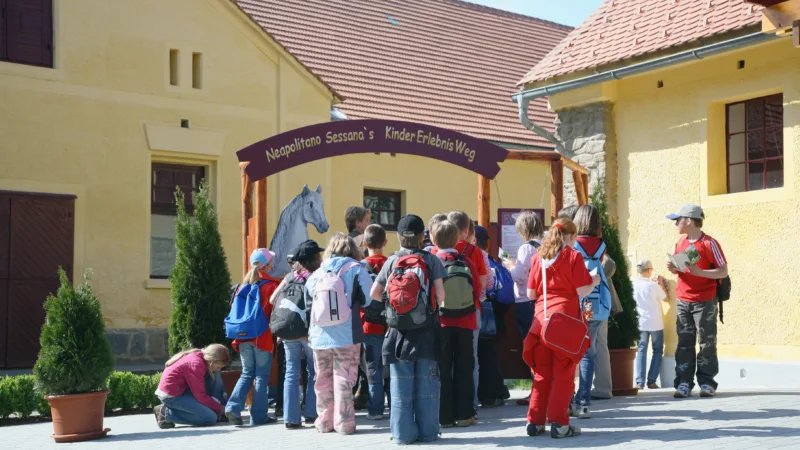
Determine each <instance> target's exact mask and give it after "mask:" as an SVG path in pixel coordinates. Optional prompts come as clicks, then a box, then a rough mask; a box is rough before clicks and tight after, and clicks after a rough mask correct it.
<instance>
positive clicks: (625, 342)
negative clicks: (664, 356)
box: [591, 183, 639, 349]
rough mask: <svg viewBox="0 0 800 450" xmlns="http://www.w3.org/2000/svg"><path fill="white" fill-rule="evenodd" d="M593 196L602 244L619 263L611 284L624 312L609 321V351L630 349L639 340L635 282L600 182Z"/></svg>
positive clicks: (592, 200) (592, 201)
mask: <svg viewBox="0 0 800 450" xmlns="http://www.w3.org/2000/svg"><path fill="white" fill-rule="evenodd" d="M591 197H592V198H591V203H592V205H594V206H595V207H596V208H597V210H598V211H599V212H600V217H602V219H603V241H605V243H606V248H607V252H608V256H609V257H610V258H611V259H613V260H614V262H615V263H616V264H617V271H616V274H615V275H614V277H613V278H612V281H613V283H614V288H615V289H616V290H617V295H618V296H619V302H620V303H621V304H622V312H621V313H619V314H617V315H615V316H614V317H611V318H610V319H609V320H608V348H610V349H621V348H631V347H633V345H634V344H635V343H636V341H638V340H639V319H638V318H637V315H636V300H634V298H633V283H631V279H630V277H629V273H630V272H629V271H628V270H629V269H628V258H627V256H626V255H625V250H624V249H623V248H622V241H621V240H620V237H619V229H617V227H616V226H615V225H613V224H612V223H611V221H610V220H609V216H608V205H607V204H606V194H605V190H604V189H603V187H602V183H597V185H596V186H595V189H594V190H593V192H592V196H591Z"/></svg>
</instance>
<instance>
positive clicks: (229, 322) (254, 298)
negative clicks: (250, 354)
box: [225, 280, 269, 340]
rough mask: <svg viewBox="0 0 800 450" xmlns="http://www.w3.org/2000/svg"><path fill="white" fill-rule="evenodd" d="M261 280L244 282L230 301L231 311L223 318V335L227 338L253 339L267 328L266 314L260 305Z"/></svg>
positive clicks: (262, 281) (263, 281)
mask: <svg viewBox="0 0 800 450" xmlns="http://www.w3.org/2000/svg"><path fill="white" fill-rule="evenodd" d="M266 282H267V281H266V280H261V281H259V282H258V283H257V284H244V285H242V288H241V289H239V292H237V293H236V296H235V297H234V298H233V302H232V303H231V312H230V313H229V314H228V317H226V318H225V337H227V338H228V339H242V340H247V339H255V338H257V337H259V336H261V335H262V334H264V333H266V332H267V330H268V329H269V321H268V320H267V315H266V314H264V308H262V307H261V289H260V287H261V285H262V284H264V283H266Z"/></svg>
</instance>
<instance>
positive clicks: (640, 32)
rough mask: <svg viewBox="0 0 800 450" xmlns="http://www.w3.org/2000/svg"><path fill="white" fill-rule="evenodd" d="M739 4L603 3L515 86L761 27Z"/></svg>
mask: <svg viewBox="0 0 800 450" xmlns="http://www.w3.org/2000/svg"><path fill="white" fill-rule="evenodd" d="M761 9H762V8H761V7H760V6H756V5H752V4H749V3H745V2H744V0H605V1H604V2H603V4H602V5H601V6H600V7H599V8H598V9H597V10H596V11H595V12H593V13H592V14H591V15H590V16H589V18H587V19H586V20H585V21H584V22H583V24H581V25H580V26H579V27H578V28H576V29H575V30H573V31H572V32H571V33H570V34H569V35H568V36H567V37H566V38H565V39H564V40H563V41H561V43H560V44H558V46H556V47H555V48H554V49H553V50H552V51H551V52H550V53H549V54H548V55H547V56H546V57H545V58H544V59H542V60H541V61H540V62H539V63H538V64H536V65H535V66H534V68H533V69H531V70H530V71H529V72H528V74H527V75H525V77H524V78H523V79H522V80H521V81H520V82H519V84H520V85H522V84H526V83H533V82H536V81H542V80H546V79H548V78H553V77H556V76H559V75H566V74H569V73H573V72H580V71H583V70H587V69H593V68H597V67H601V66H603V65H606V64H610V63H614V62H617V61H622V60H625V59H628V58H632V57H635V56H641V55H646V54H648V53H653V52H657V51H661V50H666V49H668V48H670V47H675V46H678V45H682V44H688V43H691V42H693V41H697V40H699V39H703V38H708V37H711V36H715V35H719V34H723V33H726V32H729V31H734V30H738V29H741V28H743V27H747V26H749V25H755V24H757V23H760V22H761Z"/></svg>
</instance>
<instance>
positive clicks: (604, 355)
mask: <svg viewBox="0 0 800 450" xmlns="http://www.w3.org/2000/svg"><path fill="white" fill-rule="evenodd" d="M594 364H595V365H594V389H592V397H597V398H611V397H612V395H611V356H610V355H609V353H608V321H607V320H604V321H602V323H601V325H600V330H599V331H598V332H597V359H596V360H595V363H594Z"/></svg>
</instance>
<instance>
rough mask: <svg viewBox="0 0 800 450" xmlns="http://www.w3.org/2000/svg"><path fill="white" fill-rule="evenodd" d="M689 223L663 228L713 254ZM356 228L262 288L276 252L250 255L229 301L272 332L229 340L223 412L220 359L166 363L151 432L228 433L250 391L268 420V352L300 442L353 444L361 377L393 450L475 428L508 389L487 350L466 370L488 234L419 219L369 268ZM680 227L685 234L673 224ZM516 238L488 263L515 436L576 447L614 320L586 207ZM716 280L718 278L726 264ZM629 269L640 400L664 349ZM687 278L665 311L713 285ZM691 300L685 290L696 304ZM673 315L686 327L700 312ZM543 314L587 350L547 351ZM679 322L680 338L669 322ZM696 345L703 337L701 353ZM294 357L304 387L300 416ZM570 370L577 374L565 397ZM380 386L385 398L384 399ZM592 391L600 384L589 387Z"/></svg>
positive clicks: (186, 357)
mask: <svg viewBox="0 0 800 450" xmlns="http://www.w3.org/2000/svg"><path fill="white" fill-rule="evenodd" d="M689 213H691V215H688V216H679V217H678V219H676V222H677V224H678V226H679V231H681V232H682V231H684V230H683V229H682V228H681V227H685V228H686V229H687V230H688V234H689V239H690V240H693V241H692V242H705V241H704V240H703V239H706V240H708V241H709V242H712V240H711V238H708V237H705V235H702V234H700V235H697V233H695V232H694V231H695V230H693V229H691V227H692V226H696V225H697V222H696V220H697V219H694V216H695V215H697V212H696V211H690V212H689ZM368 214H369V210H365V209H363V208H351V209H348V212H347V217H346V221H347V224H348V231H349V232H350V235H349V236H348V235H345V234H343V233H336V234H334V236H333V237H332V238H331V240H330V242H329V244H328V246H327V248H326V249H322V248H321V247H319V245H318V244H317V243H316V242H314V241H310V240H309V241H306V242H303V243H302V244H300V246H299V247H298V248H297V249H295V250H294V252H293V254H292V255H291V256H290V262H291V263H292V264H293V266H292V271H291V272H290V273H289V274H287V275H286V277H285V278H284V279H283V280H278V279H274V278H271V277H270V276H269V275H268V273H269V270H270V268H271V266H272V262H273V260H274V258H275V254H274V253H272V252H270V251H269V250H267V249H258V250H256V251H254V252H253V254H252V255H251V257H250V262H251V265H252V270H251V271H250V272H249V273H248V274H247V276H246V277H245V280H244V282H243V283H242V285H241V287H240V288H239V290H238V292H237V294H236V298H237V299H239V298H245V297H247V296H248V295H249V296H250V297H248V298H250V300H252V299H253V298H255V301H256V303H257V305H259V306H260V307H261V311H263V314H264V316H266V318H267V319H268V320H269V321H270V326H269V327H267V329H266V330H264V331H263V332H262V333H261V334H259V335H258V336H256V337H254V338H249V337H250V336H246V337H248V338H247V339H245V338H242V339H238V338H237V339H235V340H234V341H233V347H234V349H236V350H237V351H238V352H239V353H240V357H241V360H242V374H241V377H240V378H239V381H238V382H237V385H236V387H235V388H234V390H233V392H232V394H231V397H230V398H227V397H226V396H225V394H224V393H222V389H221V380H220V375H219V373H218V371H219V370H220V369H221V368H222V367H224V366H225V365H226V364H228V362H229V361H230V355H229V354H228V352H227V349H226V348H225V347H224V346H222V345H218V344H214V345H211V346H208V347H206V348H205V349H202V350H197V349H194V350H188V351H186V352H183V353H181V354H178V355H175V356H174V357H173V358H172V359H171V360H170V361H168V362H167V367H166V369H165V371H164V375H163V376H162V380H161V384H160V385H159V390H158V391H157V395H158V396H159V398H161V400H162V405H159V406H157V407H156V408H155V410H154V411H155V416H156V420H157V423H158V425H159V427H161V428H171V427H174V425H175V424H176V423H181V424H191V425H208V424H212V423H216V422H217V420H227V421H229V422H230V423H231V424H234V425H242V419H241V416H240V414H241V412H242V410H243V409H244V404H245V400H246V398H247V395H248V393H249V392H250V389H251V387H254V392H253V398H252V404H251V407H250V421H251V424H252V425H257V424H262V423H270V422H275V421H276V419H274V418H272V417H270V416H269V415H268V414H267V393H266V390H267V387H268V384H269V372H270V366H271V358H272V355H273V345H274V343H275V342H276V340H275V338H278V339H280V341H281V342H282V343H283V346H284V353H285V363H286V374H285V377H284V378H285V380H284V392H283V395H284V411H283V420H284V424H285V426H286V427H287V428H288V429H296V428H303V425H302V421H301V419H304V421H305V422H306V423H313V424H314V426H315V427H316V429H317V430H318V431H319V432H322V433H325V432H330V431H337V432H339V433H342V434H351V433H353V432H355V428H356V423H355V409H356V408H355V404H354V403H355V398H354V397H355V389H354V388H356V387H358V386H357V385H358V383H357V381H358V378H359V372H363V376H364V378H365V380H366V384H367V386H368V388H367V390H368V394H367V395H368V400H367V405H366V406H367V409H368V414H367V419H369V420H382V419H383V418H384V404H385V399H386V398H385V396H386V391H388V392H389V395H388V397H389V399H388V400H389V408H390V426H391V433H392V439H393V440H394V441H395V442H396V443H398V444H410V443H413V442H416V441H421V442H428V441H433V440H436V439H437V438H438V437H439V433H440V428H448V427H452V426H458V427H468V426H471V425H473V424H475V422H476V420H477V408H478V405H479V403H480V404H482V405H483V407H492V406H498V405H501V404H503V401H504V399H505V398H508V391H507V389H505V386H504V385H503V380H502V377H501V376H500V375H499V372H498V367H497V362H496V356H495V355H496V352H495V351H494V349H493V348H492V345H491V339H486V340H485V342H487V343H488V345H486V347H485V350H484V351H483V352H480V353H483V355H481V356H482V358H481V359H483V358H488V359H485V361H488V363H487V364H485V367H483V369H480V368H479V364H478V362H479V351H478V348H479V343H480V342H482V340H481V336H482V333H481V330H482V329H484V330H485V329H486V328H487V326H486V321H485V320H483V321H482V317H481V316H482V313H483V314H484V317H483V319H487V318H488V317H493V313H492V302H491V301H490V300H489V299H487V292H488V291H490V290H492V288H493V286H494V283H495V275H496V273H495V272H496V270H493V269H492V268H493V267H497V263H498V261H497V260H494V259H493V258H492V257H491V256H490V255H489V254H488V253H487V250H488V232H487V231H486V230H485V229H484V228H482V227H478V226H475V224H474V222H473V221H472V220H471V219H470V218H469V216H468V215H467V214H466V213H464V212H462V211H453V212H451V213H450V214H448V215H444V214H437V215H435V216H433V217H432V218H431V220H430V221H429V223H428V224H427V228H426V224H425V223H424V222H423V220H422V219H421V218H420V217H418V216H415V215H407V216H405V217H403V218H402V219H401V220H400V221H399V223H398V225H397V235H398V240H399V244H400V250H399V251H397V252H396V253H394V254H393V255H391V256H389V257H387V256H386V255H384V254H383V253H384V248H385V247H386V244H387V239H386V232H385V230H384V229H383V228H382V227H381V226H380V225H374V224H373V225H369V222H370V218H369V216H368ZM687 214H688V213H687ZM699 214H702V212H700V213H699ZM685 218H689V219H690V220H691V221H692V222H691V223H689V222H685V223H683V222H681V221H683V220H684V219H685ZM700 220H701V221H702V219H700ZM351 222H352V223H351ZM351 225H352V226H351ZM516 227H517V231H518V232H519V234H520V236H521V237H522V238H523V239H524V240H525V244H524V245H523V246H522V247H521V248H520V250H519V251H518V255H517V258H516V261H511V260H504V261H503V262H502V265H503V266H505V268H506V269H508V271H509V272H510V277H511V278H512V279H513V282H514V285H515V286H514V292H515V297H516V298H515V299H514V302H515V307H516V316H515V319H516V325H517V326H518V327H519V331H520V334H521V335H522V336H524V339H525V342H524V352H523V359H524V360H525V362H526V363H527V364H528V365H529V366H530V367H531V370H532V373H533V375H534V384H533V388H532V392H531V396H530V399H529V400H528V401H527V403H528V404H529V411H528V426H527V433H528V434H529V435H530V436H536V435H539V434H541V433H542V432H544V431H545V424H546V423H550V424H552V425H551V430H550V434H551V436H552V437H554V438H562V437H570V436H576V435H578V434H580V430H579V429H578V428H577V427H574V426H572V425H570V423H569V416H570V415H572V416H575V417H579V418H589V417H590V411H589V406H590V404H591V398H592V392H591V387H592V384H593V376H594V373H595V370H596V368H595V363H596V361H597V360H598V359H599V358H600V355H602V353H603V352H604V351H605V353H607V352H608V349H607V344H605V346H606V347H605V348H604V349H603V348H602V346H603V345H604V343H607V338H606V336H604V335H603V334H605V333H607V330H608V326H607V321H608V318H609V316H610V315H612V314H613V313H614V312H615V311H618V310H621V307H620V306H619V304H618V303H619V300H618V298H616V293H615V291H614V290H613V285H612V284H611V283H610V280H609V278H610V277H611V276H612V275H613V272H614V264H613V261H609V260H610V258H609V257H608V255H607V254H606V246H605V243H604V242H603V240H602V220H601V217H600V215H599V213H598V211H597V209H595V208H594V207H592V206H590V205H584V206H581V207H580V208H570V209H565V210H563V211H561V212H560V213H559V218H558V220H557V221H555V222H554V223H553V225H552V226H551V228H550V230H548V232H547V233H546V234H545V233H544V229H543V228H544V227H543V225H542V221H541V219H540V218H539V217H538V216H537V215H536V214H535V213H533V212H523V213H522V214H521V215H520V216H519V218H518V219H517V222H516ZM356 239H357V240H358V241H359V242H360V243H362V245H359V244H358V243H357V242H356ZM684 240H685V239H684V238H682V240H681V241H680V242H679V247H680V246H682V245H683V242H684ZM715 243H716V241H713V243H711V244H709V245H708V251H709V252H710V253H709V256H710V257H711V258H712V261H711V262H710V263H711V264H714V263H716V265H715V267H717V268H719V267H720V266H721V264H720V263H721V262H724V257H722V256H721V250H719V249H718V245H716V244H715ZM476 244H477V245H476ZM676 251H679V250H678V249H676ZM365 252H366V254H364V253H365ZM706 265H708V264H706ZM500 267H502V266H500ZM669 268H670V270H673V272H676V273H677V269H676V268H674V267H671V266H670V267H669ZM722 268H723V269H724V270H725V274H727V268H726V266H724V265H722ZM637 269H638V272H639V274H640V276H641V277H640V279H637V280H636V282H635V283H634V286H635V297H636V299H637V304H638V305H639V307H638V308H637V310H638V311H639V317H640V326H641V328H642V330H641V331H642V339H641V341H640V356H639V358H638V362H637V367H640V369H638V370H637V380H636V383H637V384H638V385H640V387H643V386H644V385H645V379H644V375H643V367H644V365H645V362H644V360H645V357H644V356H643V355H642V353H643V351H644V352H646V348H647V342H648V340H649V339H650V338H652V339H653V343H654V347H655V348H654V360H653V363H652V365H651V369H650V374H649V375H650V376H649V377H647V380H646V384H647V386H648V387H651V388H653V387H656V385H655V378H656V376H657V374H658V371H659V369H658V363H657V362H656V356H658V359H659V362H660V348H659V345H661V346H663V331H661V333H660V334H659V329H658V328H659V325H660V328H661V329H662V330H663V323H661V322H660V321H659V320H657V319H656V316H657V317H658V319H660V313H657V311H656V309H655V308H656V307H660V306H659V305H658V302H660V301H661V300H663V299H664V298H665V297H666V294H665V292H663V291H662V292H661V293H659V292H657V291H656V290H654V289H653V285H654V284H655V283H652V281H649V278H651V276H652V264H651V263H650V262H649V261H641V262H640V264H639V265H638V266H637ZM695 271H696V272H697V273H696V274H695ZM703 271H705V272H703ZM689 272H690V273H689V274H683V273H681V274H678V275H679V281H678V284H679V288H678V294H679V303H680V301H685V302H691V301H692V300H684V297H681V281H682V280H683V277H684V276H685V275H689V276H692V277H695V278H698V279H699V278H704V279H711V278H712V277H711V276H712V275H713V277H717V278H719V277H720V275H721V274H722V270H717V271H714V269H706V268H705V266H703V265H699V268H698V267H694V268H692V269H690V270H689ZM662 281H663V279H660V280H659V282H662ZM695 281H696V280H695ZM712 281H713V280H712ZM695 284H697V283H695ZM656 286H658V285H656ZM658 289H661V287H659V288H658ZM693 289H694V288H689V289H688V292H689V293H690V294H691V293H694V291H695V290H696V289H695V290H693ZM684 290H687V289H686V288H684ZM661 294H664V295H663V296H662V295H661ZM698 295H699V294H698ZM542 298H544V301H538V300H539V299H542ZM679 306H680V305H679ZM684 308H685V309H686V310H687V311H688V313H691V312H692V311H693V309H697V308H698V306H697V305H691V304H690V305H688V306H684ZM679 309H680V307H679ZM554 313H561V314H562V315H566V316H570V317H573V318H577V319H579V320H580V321H581V322H582V323H584V324H585V328H586V335H587V336H588V337H589V338H590V339H586V340H585V345H584V346H583V347H582V348H580V349H579V350H578V351H575V352H573V353H564V352H563V351H562V347H559V346H558V345H555V344H554V343H553V342H552V341H554V340H555V338H549V337H548V336H556V335H558V334H559V332H558V331H556V332H552V331H550V332H549V334H548V331H547V330H548V327H550V325H551V322H550V321H549V318H551V317H552V314H554ZM688 317H692V316H688ZM678 321H679V326H680V323H681V315H680V314H679V318H678ZM552 323H555V322H552ZM482 325H483V327H482ZM550 329H551V330H552V328H550ZM273 333H275V336H273ZM562 334H563V333H562ZM486 337H487V336H486V335H483V338H486ZM703 338H704V336H702V334H701V343H702V341H703ZM659 342H662V344H658V343H659ZM687 342H688V341H687ZM642 345H644V350H643V348H642ZM680 345H681V344H680V343H679V350H681V349H680ZM584 347H585V348H584ZM692 349H693V346H692ZM686 351H687V352H688V350H686ZM701 351H702V347H701ZM707 353H708V351H707ZM493 356H494V359H492V357H493ZM714 356H716V355H714ZM676 357H677V355H676ZM303 359H305V363H306V364H305V366H306V370H307V380H308V383H307V387H306V392H305V395H304V396H303V398H304V402H301V398H300V397H301V395H300V394H301V393H300V387H301V385H302V384H301V382H300V381H301V374H300V372H301V367H302V365H301V363H302V361H303ZM384 364H385V365H387V366H388V369H389V370H388V371H385V370H384ZM576 367H579V368H580V369H579V370H580V376H579V378H580V382H579V386H578V390H577V392H575V386H574V378H575V371H576ZM359 369H361V370H359ZM598 371H599V368H598ZM385 372H388V379H389V386H388V389H385V388H384V380H385V378H386V376H387V374H386V373H385ZM479 374H480V375H479ZM598 374H599V372H598ZM713 375H715V373H711V371H710V370H708V369H707V368H704V371H703V372H701V370H699V369H698V378H701V377H706V383H705V384H703V386H702V389H703V391H702V392H703V393H705V394H704V396H710V395H713V389H715V388H716V386H715V385H712V384H710V383H709V382H708V381H707V379H708V378H709V377H710V378H711V383H713ZM684 378H685V377H683V378H682V375H681V373H680V371H679V373H678V376H677V377H676V389H677V390H676V396H678V393H683V391H686V390H687V389H684V383H685V381H684ZM679 379H680V380H679ZM689 380H691V377H690V378H689ZM608 381H609V383H610V374H608ZM679 381H680V383H679ZM701 383H703V380H701ZM594 384H595V386H597V385H598V382H597V380H595V382H594ZM479 385H480V386H479ZM479 388H480V389H479ZM609 390H610V388H609ZM690 390H691V389H690V388H689V389H688V391H690ZM479 392H480V393H481V395H480V396H479ZM709 392H710V393H711V394H710V395H709ZM686 396H688V393H687V394H686ZM479 399H480V402H479ZM303 403H304V404H303ZM301 404H303V407H302V408H301Z"/></svg>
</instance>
